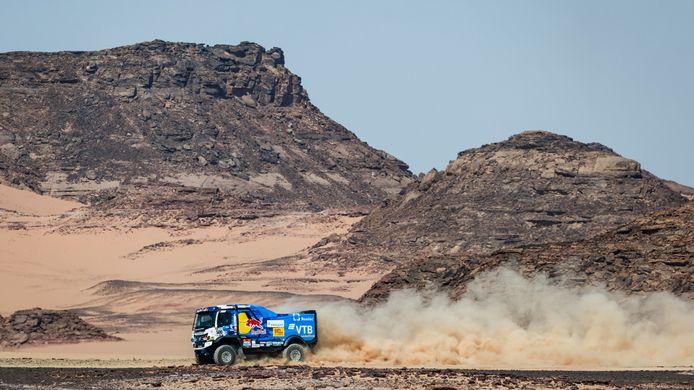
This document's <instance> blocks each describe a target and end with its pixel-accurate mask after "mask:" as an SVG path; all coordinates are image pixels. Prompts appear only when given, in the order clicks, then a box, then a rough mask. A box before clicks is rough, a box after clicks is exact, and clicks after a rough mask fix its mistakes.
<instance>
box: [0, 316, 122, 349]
mask: <svg viewBox="0 0 694 390" xmlns="http://www.w3.org/2000/svg"><path fill="white" fill-rule="evenodd" d="M113 340H120V339H119V338H118V337H114V336H110V335H108V334H107V333H106V332H104V330H102V329H100V328H97V327H96V326H94V325H91V324H89V323H87V322H85V321H84V320H82V319H81V318H80V317H79V316H78V315H77V314H75V313H73V312H70V311H56V310H42V309H40V308H35V309H30V310H20V311H17V312H15V313H14V314H12V315H11V316H10V317H8V318H2V317H0V346H2V347H20V346H23V345H28V344H58V343H76V342H80V341H113Z"/></svg>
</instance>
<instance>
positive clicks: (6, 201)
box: [0, 184, 84, 216]
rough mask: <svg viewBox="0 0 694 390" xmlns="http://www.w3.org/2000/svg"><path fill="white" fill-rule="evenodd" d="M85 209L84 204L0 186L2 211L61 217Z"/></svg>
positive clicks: (0, 206)
mask: <svg viewBox="0 0 694 390" xmlns="http://www.w3.org/2000/svg"><path fill="white" fill-rule="evenodd" d="M81 207H84V205H83V204H82V203H79V202H73V201H68V200H62V199H57V198H52V197H50V196H44V195H39V194H36V193H33V192H31V191H25V190H18V189H16V188H12V187H9V186H6V185H3V184H0V209H4V210H9V211H14V212H17V213H22V214H30V215H39V216H46V215H59V214H63V213H65V212H68V211H70V210H73V209H77V208H81Z"/></svg>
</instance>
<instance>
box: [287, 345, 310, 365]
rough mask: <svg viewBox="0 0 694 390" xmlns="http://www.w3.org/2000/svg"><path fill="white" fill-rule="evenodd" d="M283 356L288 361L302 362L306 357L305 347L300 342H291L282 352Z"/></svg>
mask: <svg viewBox="0 0 694 390" xmlns="http://www.w3.org/2000/svg"><path fill="white" fill-rule="evenodd" d="M282 354H283V355H284V358H285V359H287V361H290V362H303V361H304V358H305V357H306V348H304V346H303V345H301V344H291V345H290V346H288V347H287V348H285V349H284V351H283V352H282Z"/></svg>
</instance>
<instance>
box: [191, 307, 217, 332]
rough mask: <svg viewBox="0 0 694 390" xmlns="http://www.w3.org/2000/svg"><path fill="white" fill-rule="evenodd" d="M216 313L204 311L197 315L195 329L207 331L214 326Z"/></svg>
mask: <svg viewBox="0 0 694 390" xmlns="http://www.w3.org/2000/svg"><path fill="white" fill-rule="evenodd" d="M214 316H215V312H210V311H203V312H200V313H198V314H196V315H195V324H194V325H193V328H195V329H207V328H211V327H213V326H214Z"/></svg>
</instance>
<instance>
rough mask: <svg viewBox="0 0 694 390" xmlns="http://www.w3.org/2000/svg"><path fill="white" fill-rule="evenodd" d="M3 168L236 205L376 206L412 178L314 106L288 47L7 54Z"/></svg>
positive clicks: (216, 205) (80, 184)
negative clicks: (288, 61)
mask: <svg viewBox="0 0 694 390" xmlns="http://www.w3.org/2000/svg"><path fill="white" fill-rule="evenodd" d="M0 178H2V179H4V180H5V181H7V182H9V183H11V184H13V185H15V186H22V187H28V188H31V189H32V190H34V191H36V192H39V193H44V194H50V195H53V196H59V197H69V198H75V199H78V200H80V201H83V202H91V203H99V204H104V205H112V206H122V207H133V208H137V209H146V208H151V209H164V208H165V209H177V208H183V209H186V212H197V213H203V214H215V213H222V214H223V213H225V212H229V210H233V209H237V208H244V207H245V208H282V207H285V208H291V209H300V210H317V209H324V208H329V207H341V206H354V205H365V204H372V203H374V202H380V201H381V200H382V199H383V198H385V197H387V196H389V195H392V194H397V193H398V192H399V191H400V190H401V188H402V187H403V186H404V185H406V184H407V183H409V182H410V181H411V178H412V176H411V173H410V172H409V171H408V169H407V166H406V165H405V164H404V163H402V162H401V161H399V160H397V159H395V158H393V157H392V156H390V155H389V154H387V153H385V152H382V151H379V150H375V149H373V148H371V147H369V146H368V145H367V144H365V143H363V142H361V141H360V140H359V139H358V138H357V137H356V136H355V135H354V134H353V133H351V132H350V131H348V130H347V129H345V128H344V127H342V126H340V125H339V124H337V123H336V122H334V121H332V120H331V119H330V118H328V117H326V116H325V115H323V114H322V113H321V112H320V111H319V110H318V109H317V108H316V107H315V106H313V105H312V104H311V103H310V101H309V99H308V95H307V93H306V91H305V90H304V89H303V87H302V85H301V79H300V78H299V77H298V76H296V75H294V74H293V73H291V72H290V71H289V70H288V69H287V68H286V67H285V63H284V54H283V52H282V51H281V50H280V49H278V48H273V49H269V50H266V49H264V48H263V47H261V46H260V45H257V44H255V43H249V42H243V43H241V44H239V45H215V46H206V45H202V44H190V43H171V42H164V41H152V42H145V43H141V44H136V45H132V46H125V47H118V48H114V49H109V50H102V51H95V52H58V53H29V52H14V53H4V54H0ZM192 205H195V207H193V206H192Z"/></svg>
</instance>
